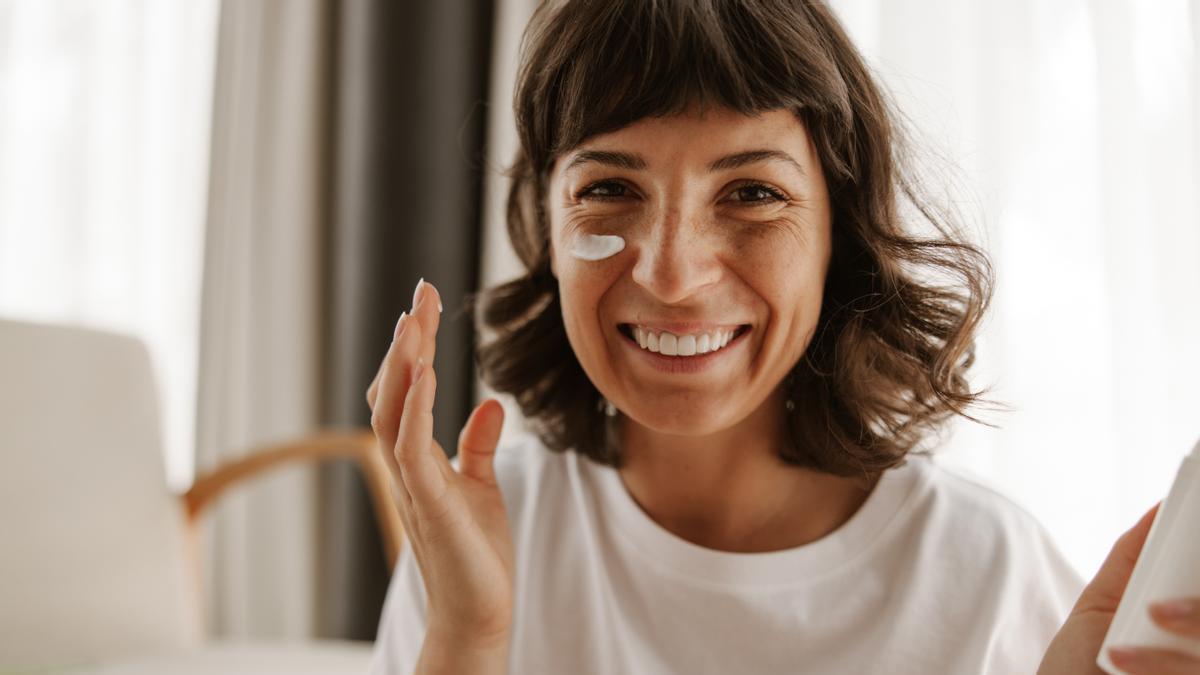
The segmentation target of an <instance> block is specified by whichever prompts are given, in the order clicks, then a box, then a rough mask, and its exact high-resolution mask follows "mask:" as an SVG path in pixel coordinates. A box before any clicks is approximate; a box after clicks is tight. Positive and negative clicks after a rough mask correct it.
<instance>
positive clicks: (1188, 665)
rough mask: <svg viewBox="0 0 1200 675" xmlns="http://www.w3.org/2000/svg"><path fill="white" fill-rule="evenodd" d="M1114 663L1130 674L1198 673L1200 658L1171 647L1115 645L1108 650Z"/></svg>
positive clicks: (1176, 674)
mask: <svg viewBox="0 0 1200 675" xmlns="http://www.w3.org/2000/svg"><path fill="white" fill-rule="evenodd" d="M1108 657H1109V658H1110V659H1112V662H1113V665H1115V666H1116V667H1118V668H1120V669H1121V671H1122V672H1125V673H1128V674H1129V675H1196V674H1197V673H1200V660H1197V659H1196V658H1195V657H1192V656H1189V655H1188V654H1184V653H1183V652H1177V651H1174V650H1171V649H1159V648H1156V647H1114V648H1112V649H1109V650H1108Z"/></svg>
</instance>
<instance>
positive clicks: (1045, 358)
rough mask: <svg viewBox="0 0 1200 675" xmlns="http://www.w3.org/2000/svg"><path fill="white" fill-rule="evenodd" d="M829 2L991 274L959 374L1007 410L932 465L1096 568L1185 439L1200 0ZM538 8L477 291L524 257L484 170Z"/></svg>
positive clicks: (514, 4)
mask: <svg viewBox="0 0 1200 675" xmlns="http://www.w3.org/2000/svg"><path fill="white" fill-rule="evenodd" d="M831 4H832V5H833V7H834V9H835V10H836V11H837V12H838V14H839V16H841V18H842V19H843V21H844V23H845V25H846V27H847V29H848V30H849V31H850V33H851V35H852V37H853V38H854V39H855V41H856V43H857V44H858V46H859V48H860V49H861V50H862V51H863V53H864V54H865V55H866V57H867V58H868V61H869V62H870V63H871V64H872V67H873V68H874V69H875V70H876V72H877V74H878V75H879V76H880V78H881V79H882V81H883V82H884V83H885V85H886V86H887V87H888V88H889V89H890V90H891V91H892V93H893V94H894V96H895V98H896V99H897V101H898V103H899V105H900V107H901V108H902V109H903V110H904V111H905V113H906V114H907V115H908V116H909V117H911V118H912V120H913V122H914V124H915V126H916V127H917V129H918V132H919V134H920V136H921V139H920V140H921V141H922V143H920V144H919V145H922V146H923V147H924V148H926V149H927V154H928V155H929V156H931V157H937V156H942V157H944V158H945V159H946V160H948V162H941V161H940V160H939V162H938V164H939V165H940V169H939V168H938V167H936V166H935V169H938V170H940V171H941V172H942V173H943V174H944V178H945V180H946V184H947V188H948V189H950V190H952V192H951V195H952V198H953V199H955V200H957V201H959V202H960V206H961V208H962V209H963V210H964V211H965V212H966V213H967V214H968V215H970V216H972V220H973V221H974V222H975V224H976V229H977V230H978V233H979V235H980V236H979V240H980V241H981V242H982V243H983V244H984V246H985V247H986V248H987V249H988V250H989V252H990V253H991V255H992V256H993V260H994V262H995V265H996V269H997V276H998V288H997V294H996V300H995V305H994V307H993V311H992V314H991V318H990V320H989V321H988V323H987V325H986V326H985V328H984V330H983V332H982V335H981V336H980V344H979V354H978V367H977V369H976V371H975V374H974V382H975V383H976V385H977V386H981V385H994V387H995V388H994V391H993V397H995V398H998V399H1000V400H1002V401H1004V402H1006V403H1008V404H1009V405H1011V406H1012V407H1013V408H1015V411H1014V412H1011V413H1007V414H993V415H990V416H988V417H987V418H988V419H990V420H991V421H993V422H994V423H996V424H998V425H1000V427H1001V428H1000V429H998V430H996V429H990V428H987V427H981V426H978V425H972V424H969V423H968V424H956V425H954V427H953V429H952V432H953V433H952V434H951V435H950V436H949V437H948V439H947V440H946V441H945V449H944V451H943V454H942V459H941V460H940V461H942V462H943V463H944V464H946V465H950V466H953V467H955V468H957V469H958V470H960V471H963V472H967V473H973V474H975V475H976V476H977V477H979V478H980V479H982V480H983V481H984V482H985V483H988V484H991V485H993V486H995V487H996V488H997V489H999V490H1000V491H1002V492H1003V493H1005V494H1006V495H1008V496H1010V497H1011V498H1013V499H1014V500H1016V501H1017V502H1018V503H1020V504H1022V505H1023V506H1025V507H1026V508H1027V509H1028V510H1030V511H1031V512H1033V513H1034V515H1036V516H1037V517H1038V518H1039V519H1040V520H1041V521H1042V522H1043V523H1044V524H1045V525H1046V526H1047V527H1048V528H1049V529H1050V531H1051V533H1052V534H1053V535H1054V536H1055V538H1056V539H1057V540H1058V541H1059V542H1060V544H1061V545H1062V546H1063V548H1064V550H1065V551H1066V553H1067V555H1068V556H1069V557H1070V559H1071V560H1072V561H1073V563H1074V564H1075V565H1076V566H1077V567H1078V568H1079V570H1080V572H1081V573H1082V574H1085V575H1087V576H1090V575H1091V574H1092V573H1093V572H1094V571H1095V569H1096V568H1097V567H1098V566H1099V564H1100V561H1101V560H1102V559H1103V557H1104V555H1105V554H1106V553H1107V551H1108V548H1109V547H1110V546H1111V544H1112V542H1113V541H1115V539H1116V537H1117V536H1118V535H1119V534H1120V532H1121V531H1123V530H1124V529H1126V528H1128V527H1130V526H1132V525H1133V523H1134V522H1135V521H1136V520H1137V517H1138V516H1139V515H1140V514H1141V513H1142V512H1143V511H1145V510H1146V509H1147V508H1149V507H1150V506H1151V505H1152V504H1153V503H1154V502H1155V501H1156V500H1158V499H1160V498H1162V497H1163V496H1165V490H1166V488H1167V486H1168V485H1169V483H1170V480H1171V478H1172V477H1173V475H1174V472H1175V469H1176V467H1177V465H1178V462H1179V460H1180V458H1181V457H1182V456H1183V455H1184V454H1185V453H1186V452H1187V450H1188V449H1189V448H1190V447H1191V444H1192V443H1193V442H1194V441H1195V440H1196V439H1197V438H1198V437H1200V386H1198V384H1200V301H1197V298H1200V271H1198V270H1197V264H1196V261H1197V258H1198V257H1200V189H1197V186H1200V89H1198V88H1200V68H1198V64H1197V61H1198V55H1197V47H1196V35H1197V32H1200V29H1198V26H1200V6H1198V3H1197V2H1196V1H1195V0H1193V1H1192V2H1188V1H1187V0H1163V1H1161V2H1154V3H1146V2H1137V1H1136V0H1108V1H1106V2H1094V1H1092V0H1060V1H1058V2H1052V3H1047V2H1040V1H1039V0H1014V1H1012V2H1004V3H989V2H966V3H964V2H962V1H961V0H906V1H905V2H902V3H898V2H888V1H885V0H834V1H833V2H832V3H831ZM535 5H536V3H535V2H532V1H531V0H507V1H502V2H500V3H499V5H498V11H497V25H496V41H495V49H496V57H495V59H494V64H495V66H494V67H495V71H494V72H493V90H492V96H491V98H492V103H493V104H492V107H491V111H492V120H491V129H490V131H491V134H490V144H491V147H492V150H493V153H492V155H491V157H490V164H491V167H492V171H491V175H490V177H489V182H488V185H487V195H486V196H487V200H488V201H487V202H486V203H487V213H486V216H487V219H488V220H487V236H486V238H485V244H486V247H487V248H486V256H485V262H484V266H483V273H484V279H485V281H486V282H488V283H493V282H495V281H497V280H500V279H504V278H507V277H509V276H511V275H512V274H513V273H514V272H515V270H516V269H517V267H516V264H515V261H514V259H513V257H512V253H511V251H510V250H509V248H508V244H507V240H506V238H505V235H504V227H503V208H502V204H503V199H504V195H505V194H506V193H505V188H506V182H505V180H504V178H503V176H501V175H500V174H499V168H500V167H502V166H504V165H505V163H506V162H508V161H510V160H511V157H512V153H513V151H514V148H515V147H516V139H515V135H514V134H515V132H514V131H513V121H512V110H511V95H512V86H513V77H514V71H515V63H516V50H517V44H518V38H519V34H520V31H521V29H522V28H523V27H524V25H525V22H526V21H527V20H528V17H529V14H530V13H531V12H532V9H533V7H534V6H535ZM510 412H513V411H511V410H510ZM512 419H515V417H514V418H512Z"/></svg>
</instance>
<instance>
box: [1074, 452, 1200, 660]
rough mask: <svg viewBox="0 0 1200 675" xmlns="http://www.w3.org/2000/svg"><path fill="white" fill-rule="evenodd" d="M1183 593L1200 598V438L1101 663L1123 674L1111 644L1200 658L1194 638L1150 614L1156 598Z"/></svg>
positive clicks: (1142, 558) (1159, 517) (1149, 541)
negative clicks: (1111, 653) (1112, 655)
mask: <svg viewBox="0 0 1200 675" xmlns="http://www.w3.org/2000/svg"><path fill="white" fill-rule="evenodd" d="M1178 598H1200V442H1197V443H1196V447H1194V448H1192V454H1190V455H1188V456H1187V457H1185V458H1184V460H1183V464H1182V465H1180V467H1179V473H1177V474H1176V475H1175V482H1174V483H1173V484H1172V485H1171V490H1170V492H1168V493H1167V498H1166V500H1165V501H1163V503H1162V506H1160V507H1158V513H1157V514H1156V515H1155V517H1154V524H1153V525H1151V526H1150V534H1149V535H1148V536H1147V537H1146V543H1145V545H1144V546H1143V548H1142V553H1141V555H1139V556H1138V561H1137V564H1136V565H1134V568H1133V575H1132V576H1130V578H1129V585H1128V586H1126V588H1125V594H1124V595H1122V596H1121V603H1120V604H1119V605H1118V606H1117V613H1116V615H1115V616H1114V617H1113V622H1112V624H1111V625H1110V626H1109V627H1108V634H1107V635H1106V636H1105V637H1104V644H1103V645H1102V646H1101V647H1100V655H1099V657H1097V659H1096V665H1098V666H1100V668H1101V669H1103V670H1104V672H1106V673H1109V674H1110V675H1123V674H1124V672H1125V671H1123V670H1120V669H1118V668H1117V667H1116V666H1114V665H1113V663H1112V660H1111V659H1109V658H1108V649H1109V648H1110V647H1162V648H1164V649H1173V650H1177V651H1181V652H1185V653H1189V654H1192V655H1194V656H1195V657H1197V658H1200V644H1197V641H1196V639H1195V638H1187V637H1183V636H1180V635H1175V634H1174V633H1169V632H1167V631H1166V630H1164V629H1162V628H1159V627H1158V625H1157V624H1155V623H1154V621H1153V620H1152V619H1151V618H1150V604H1151V603H1155V602H1160V601H1162V600H1174V599H1178Z"/></svg>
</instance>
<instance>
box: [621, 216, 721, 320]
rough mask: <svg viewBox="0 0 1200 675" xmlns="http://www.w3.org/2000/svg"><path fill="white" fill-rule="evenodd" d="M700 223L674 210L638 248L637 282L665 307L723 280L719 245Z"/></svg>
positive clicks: (635, 276) (635, 274) (635, 278)
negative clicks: (706, 233)
mask: <svg viewBox="0 0 1200 675" xmlns="http://www.w3.org/2000/svg"><path fill="white" fill-rule="evenodd" d="M696 222H697V221H695V220H694V219H692V218H690V217H686V216H685V215H684V214H683V213H682V212H680V211H678V210H675V211H672V212H670V213H668V214H667V215H666V217H664V218H662V219H661V220H660V222H659V223H657V224H656V226H654V227H652V228H651V230H650V234H649V236H648V237H647V238H646V239H645V240H644V241H643V243H642V244H641V245H640V246H639V247H638V253H637V256H638V257H637V262H636V263H635V264H634V267H633V280H634V282H636V283H637V284H638V285H639V286H641V287H642V288H645V289H646V290H647V291H648V292H650V293H651V294H652V295H654V296H655V298H657V299H658V300H659V301H660V302H662V303H664V304H674V303H678V302H681V301H683V300H686V299H688V298H690V297H692V296H694V295H696V294H697V293H698V292H700V291H702V290H703V289H705V288H707V287H709V286H711V285H713V284H715V283H716V282H717V281H718V280H719V279H720V278H721V263H720V260H719V259H718V257H717V246H718V244H719V242H717V241H715V240H713V238H712V237H706V236H705V235H704V233H703V232H702V231H701V230H700V228H698V227H696V226H695V223H696Z"/></svg>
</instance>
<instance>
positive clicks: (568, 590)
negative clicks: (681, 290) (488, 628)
mask: <svg viewBox="0 0 1200 675" xmlns="http://www.w3.org/2000/svg"><path fill="white" fill-rule="evenodd" d="M496 471H497V479H498V481H499V485H500V489H501V493H502V495H503V497H504V502H505V507H506V510H507V511H508V517H509V522H510V526H511V528H512V535H513V542H514V546H515V550H516V578H515V607H514V615H513V632H512V643H511V648H510V649H511V651H510V657H509V673H512V674H513V675H517V674H520V675H542V674H548V675H585V674H591V673H595V674H598V675H599V674H604V675H608V674H612V675H630V674H638V675H654V674H657V673H687V674H688V675H706V674H708V673H713V674H718V673H719V674H721V675H728V674H730V673H738V674H753V673H811V674H814V675H815V674H820V675H840V674H846V675H863V674H866V673H887V674H888V675H903V674H906V673H912V674H913V675H918V674H919V675H934V674H947V675H971V674H974V673H988V674H993V673H996V674H1002V675H1007V674H1010V673H1012V674H1020V675H1030V674H1032V673H1034V672H1035V671H1036V670H1037V666H1038V663H1039V662H1040V661H1041V657H1042V654H1043V653H1044V652H1045V650H1046V647H1047V645H1048V644H1049V643H1050V640H1051V638H1052V637H1053V636H1054V634H1055V632H1056V631H1057V630H1058V628H1059V626H1060V625H1061V624H1062V622H1063V621H1064V620H1065V618H1066V615H1067V613H1068V611H1069V610H1070V608H1071V606H1072V605H1073V604H1074V602H1075V599H1076V598H1077V597H1078V595H1079V592H1080V591H1081V590H1082V587H1083V583H1082V580H1081V579H1080V577H1079V576H1078V574H1077V573H1076V572H1075V571H1074V569H1073V568H1072V567H1071V566H1070V565H1069V564H1068V563H1067V561H1066V559H1065V558H1064V557H1063V556H1062V554H1061V553H1060V552H1059V551H1058V549H1057V548H1056V547H1055V545H1054V544H1053V542H1052V541H1051V540H1050V538H1049V536H1048V535H1047V533H1046V532H1045V530H1043V528H1042V527H1041V525H1039V524H1038V522H1037V521H1036V520H1035V519H1034V518H1033V517H1032V516H1031V515H1029V514H1028V513H1027V512H1025V511H1023V510H1022V509H1021V508H1019V507H1018V506H1016V505H1015V504H1013V503H1012V502H1011V501H1009V500H1008V499H1007V498H1005V497H1003V496H1002V495H1000V494H998V493H996V492H994V491H992V490H990V489H988V488H986V487H984V486H982V485H981V484H979V483H976V482H972V481H971V480H969V479H967V478H964V477H962V476H959V475H955V474H953V473H950V472H949V471H948V470H946V469H945V468H942V467H940V466H939V465H938V464H936V462H934V461H932V460H930V459H928V458H925V457H910V458H909V460H908V462H907V464H906V465H905V466H902V467H897V468H894V469H891V470H889V471H887V472H885V473H884V475H883V477H882V478H881V479H880V480H879V482H878V483H877V485H876V487H875V489H874V490H873V491H872V492H871V494H870V495H869V497H868V498H867V500H866V501H865V502H864V503H863V505H862V507H861V508H860V509H859V510H858V512H857V513H855V514H854V516H852V517H851V518H850V520H848V521H847V522H846V523H845V524H843V525H842V527H840V528H838V529H837V530H835V531H834V532H832V533H830V534H829V535H827V536H825V537H823V538H821V539H819V540H817V541H815V542H812V543H810V544H806V545H804V546H800V547H798V548H793V549H787V550H783V551H772V552H768V553H731V552H724V551H716V550H713V549H708V548H704V547H701V546H698V545H696V544H693V543H691V542H688V541H686V540H684V539H682V538H680V537H677V536H676V535H674V534H672V533H670V532H669V531H667V530H666V529H664V528H662V527H661V526H660V525H658V524H657V523H656V522H654V521H653V520H652V519H651V518H650V517H649V516H648V515H647V514H646V513H645V512H644V511H642V509H641V507H639V506H638V504H637V502H635V501H634V500H633V498H632V497H631V496H630V495H629V493H628V491H627V490H626V489H625V485H624V483H623V482H622V481H621V478H620V475H619V474H618V473H617V471H616V470H615V469H613V468H612V467H606V466H602V465H599V464H597V463H595V462H592V461H590V460H588V459H587V458H586V457H583V456H581V455H578V454H576V453H573V452H570V453H565V454H559V453H553V452H551V451H550V450H548V449H546V448H545V447H544V446H543V445H541V444H540V443H539V442H538V441H537V440H536V439H532V438H531V439H529V440H528V441H526V442H524V443H523V444H521V445H518V446H513V447H510V448H506V449H502V450H501V451H499V452H498V454H497V458H496ZM425 602H426V599H425V592H424V586H423V585H422V582H421V577H420V571H419V569H418V566H417V564H416V561H415V560H414V558H413V557H412V555H411V551H410V550H409V549H408V548H407V547H406V548H405V549H404V551H403V552H402V553H401V556H400V559H399V561H398V563H397V566H396V572H395V576H394V577H393V578H392V583H391V587H390V588H389V590H388V595H387V600H386V602H385V605H384V608H383V616H382V620H381V623H380V627H379V636H378V639H377V641H376V647H375V654H374V659H373V665H372V670H371V672H372V673H374V674H375V675H382V674H384V673H387V674H389V675H399V674H404V675H408V674H409V673H412V672H413V670H414V668H415V665H416V661H417V657H418V655H419V654H420V650H421V643H422V640H423V639H424V633H425Z"/></svg>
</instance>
